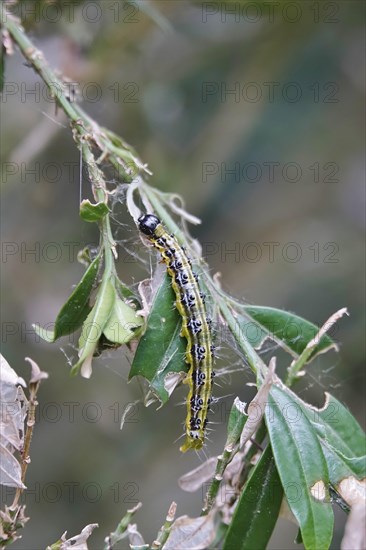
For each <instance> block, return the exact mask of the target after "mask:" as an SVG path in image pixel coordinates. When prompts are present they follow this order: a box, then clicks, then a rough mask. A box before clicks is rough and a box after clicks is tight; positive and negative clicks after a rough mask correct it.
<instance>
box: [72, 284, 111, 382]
mask: <svg viewBox="0 0 366 550" xmlns="http://www.w3.org/2000/svg"><path fill="white" fill-rule="evenodd" d="M115 298H116V291H115V288H114V286H113V284H112V283H111V281H110V279H109V278H108V279H105V280H103V281H102V284H101V285H100V287H99V290H98V294H97V297H96V301H95V305H94V307H93V309H92V310H91V312H90V313H89V315H88V317H87V318H86V320H85V322H84V325H83V329H82V331H81V335H80V338H79V361H78V362H77V363H76V365H74V366H73V368H72V369H71V374H72V375H74V374H77V373H78V372H79V370H80V368H81V367H82V365H83V363H84V361H86V360H88V368H87V374H85V377H88V376H90V373H91V359H92V357H93V354H94V351H95V350H96V348H97V346H98V341H99V338H100V337H101V335H102V333H103V329H104V327H105V325H106V323H107V321H108V319H109V316H110V314H111V311H112V308H113V305H114V302H115ZM87 375H88V376H87Z"/></svg>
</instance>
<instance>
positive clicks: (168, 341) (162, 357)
mask: <svg viewBox="0 0 366 550" xmlns="http://www.w3.org/2000/svg"><path fill="white" fill-rule="evenodd" d="M174 302H175V295H174V291H173V289H172V287H171V282H170V277H169V276H168V275H167V274H166V275H165V276H164V278H163V280H162V282H161V284H160V286H159V288H158V290H157V292H156V294H155V296H154V300H153V303H152V306H151V311H150V314H149V316H148V319H147V328H146V331H145V333H144V335H143V336H142V337H141V339H140V342H139V345H138V347H137V350H136V354H135V357H134V360H133V363H132V367H131V371H130V374H129V379H131V378H133V377H134V376H137V375H140V376H143V377H144V378H146V379H147V380H149V382H150V384H151V389H152V391H153V392H154V393H155V395H156V396H157V397H158V398H159V400H160V401H161V402H162V403H166V402H167V401H168V399H169V392H168V391H167V390H166V388H165V385H164V382H165V378H166V376H167V375H168V374H169V373H177V372H187V370H188V368H187V365H186V363H185V360H184V358H185V351H186V342H185V339H184V338H182V337H181V336H180V329H181V318H180V315H179V313H178V311H177V309H176V308H174V307H173V304H174Z"/></svg>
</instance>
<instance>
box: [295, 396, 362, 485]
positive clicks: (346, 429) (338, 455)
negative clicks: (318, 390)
mask: <svg viewBox="0 0 366 550" xmlns="http://www.w3.org/2000/svg"><path fill="white" fill-rule="evenodd" d="M299 402H300V401H299ZM302 406H303V410H304V413H305V414H306V415H307V416H308V418H309V419H310V421H311V422H312V423H313V425H314V427H315V429H316V430H317V433H318V437H319V439H320V441H321V444H322V448H323V453H324V456H325V459H326V461H327V465H328V470H329V477H330V481H331V482H332V484H333V485H338V484H339V483H340V481H341V480H342V479H344V478H346V477H349V476H356V477H357V478H359V479H363V478H364V477H365V476H366V457H365V453H366V438H365V434H364V432H363V430H362V428H361V426H360V425H359V424H358V422H357V421H356V419H355V418H354V417H353V416H352V414H351V413H350V412H349V411H348V409H346V408H345V407H344V406H343V405H342V403H340V402H339V401H338V400H337V399H336V398H335V397H333V396H332V395H330V394H328V393H327V394H326V403H325V406H324V407H323V408H321V409H316V408H315V407H310V406H308V405H306V404H305V403H304V404H303V405H302Z"/></svg>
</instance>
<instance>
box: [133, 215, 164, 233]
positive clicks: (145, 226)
mask: <svg viewBox="0 0 366 550" xmlns="http://www.w3.org/2000/svg"><path fill="white" fill-rule="evenodd" d="M138 223H139V230H140V231H141V233H144V235H147V236H148V237H151V236H152V235H154V233H155V229H156V228H157V226H158V225H159V223H160V220H159V218H157V217H156V216H154V214H144V215H142V216H140V218H139V219H138Z"/></svg>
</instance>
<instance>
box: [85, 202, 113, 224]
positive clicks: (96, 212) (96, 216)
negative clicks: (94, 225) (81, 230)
mask: <svg viewBox="0 0 366 550" xmlns="http://www.w3.org/2000/svg"><path fill="white" fill-rule="evenodd" d="M108 212H109V210H108V206H107V205H106V204H105V202H97V203H96V204H92V203H91V202H90V200H88V199H85V200H83V201H82V202H81V204H80V216H81V218H82V219H83V220H84V221H85V222H98V221H99V220H101V219H102V218H104V216H106V215H107V214H108Z"/></svg>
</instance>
